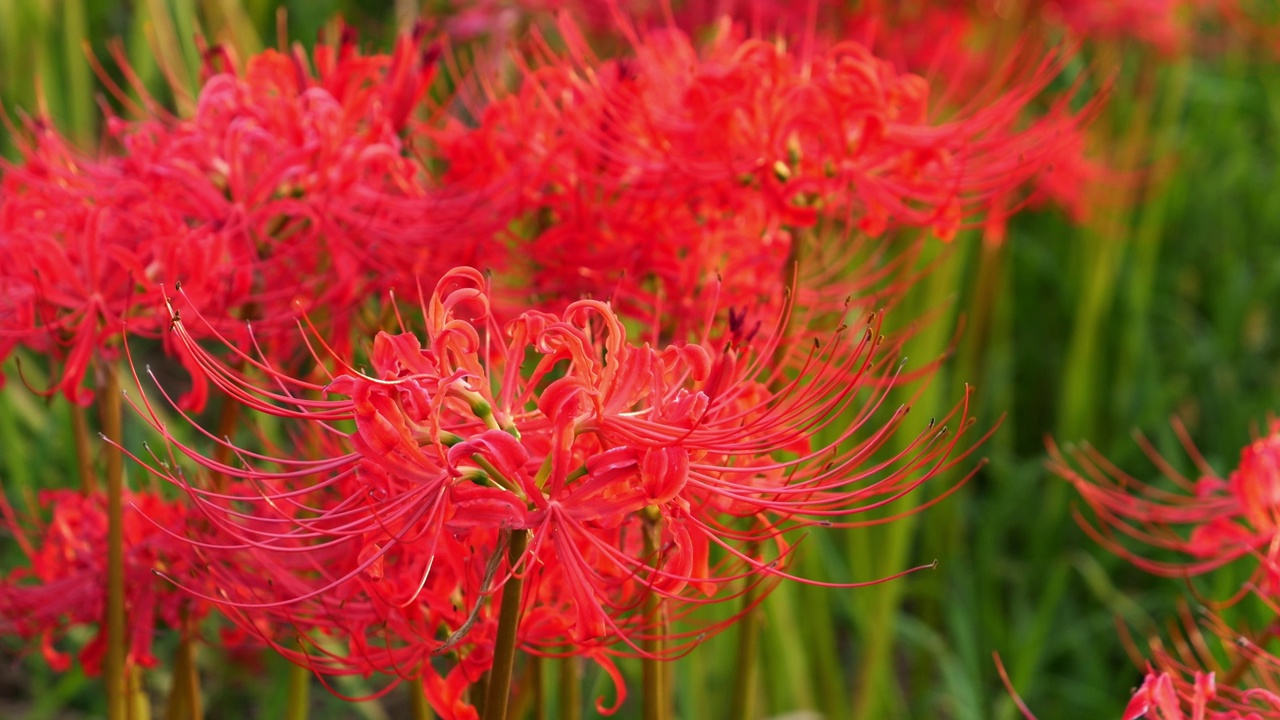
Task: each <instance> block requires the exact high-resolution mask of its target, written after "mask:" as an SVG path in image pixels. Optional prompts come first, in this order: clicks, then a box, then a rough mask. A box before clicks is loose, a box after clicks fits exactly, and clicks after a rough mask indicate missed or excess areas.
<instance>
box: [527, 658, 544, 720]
mask: <svg viewBox="0 0 1280 720" xmlns="http://www.w3.org/2000/svg"><path fill="white" fill-rule="evenodd" d="M544 665H546V661H545V660H544V659H543V658H541V657H538V656H536V655H535V656H532V657H530V658H529V688H530V690H531V692H530V694H529V701H530V702H531V703H533V720H547V704H546V702H545V701H544V699H543V697H542V669H543V666H544Z"/></svg>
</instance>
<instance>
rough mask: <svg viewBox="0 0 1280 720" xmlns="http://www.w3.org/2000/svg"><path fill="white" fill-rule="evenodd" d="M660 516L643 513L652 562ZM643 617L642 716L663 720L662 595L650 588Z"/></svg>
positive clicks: (646, 549)
mask: <svg viewBox="0 0 1280 720" xmlns="http://www.w3.org/2000/svg"><path fill="white" fill-rule="evenodd" d="M659 522H660V520H658V519H654V518H650V517H647V516H646V518H645V523H644V554H645V557H648V558H651V559H652V562H653V563H654V564H655V565H656V564H657V562H658V551H659V538H660V530H659V524H658V523H659ZM644 611H645V619H646V621H647V622H648V624H649V625H650V627H649V629H648V631H647V633H646V635H645V638H644V640H643V641H642V642H641V647H642V648H644V652H645V657H644V659H643V660H642V661H641V665H642V668H643V672H642V675H643V684H644V696H643V697H644V703H643V705H644V720H666V717H667V703H668V701H669V698H668V697H667V688H666V682H665V681H666V675H665V673H664V671H663V667H662V666H663V662H662V661H661V660H659V659H658V656H659V655H661V654H662V638H661V636H662V630H663V627H664V625H665V623H664V622H663V620H662V599H661V598H660V597H658V595H657V593H655V592H650V593H649V597H648V598H646V599H645V602H644Z"/></svg>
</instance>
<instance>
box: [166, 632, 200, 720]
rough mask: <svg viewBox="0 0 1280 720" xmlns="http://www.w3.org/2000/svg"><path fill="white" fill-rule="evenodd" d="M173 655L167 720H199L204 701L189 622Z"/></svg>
mask: <svg viewBox="0 0 1280 720" xmlns="http://www.w3.org/2000/svg"><path fill="white" fill-rule="evenodd" d="M184 624H186V625H187V627H186V628H184V630H183V633H182V639H181V640H179V641H178V647H177V649H176V650H174V653H173V688H172V689H171V690H170V691H169V703H168V709H167V711H166V712H165V717H166V718H168V720H200V719H201V718H202V717H204V699H203V698H202V696H201V693H200V668H199V666H198V665H197V664H196V644H195V640H194V639H193V638H194V634H193V629H192V628H191V627H190V621H184Z"/></svg>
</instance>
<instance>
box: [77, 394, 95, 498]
mask: <svg viewBox="0 0 1280 720" xmlns="http://www.w3.org/2000/svg"><path fill="white" fill-rule="evenodd" d="M71 434H72V436H73V437H74V438H75V445H76V467H77V468H78V469H79V472H80V489H81V490H83V491H84V492H86V493H91V492H93V491H94V490H97V489H98V477H97V475H96V474H95V473H94V472H93V446H92V444H90V442H89V413H88V412H86V411H85V409H84V408H82V407H80V406H79V405H77V404H75V403H71Z"/></svg>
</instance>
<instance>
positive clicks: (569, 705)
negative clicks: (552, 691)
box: [557, 656, 582, 720]
mask: <svg viewBox="0 0 1280 720" xmlns="http://www.w3.org/2000/svg"><path fill="white" fill-rule="evenodd" d="M559 664H560V714H559V715H558V716H557V717H559V718H560V720H582V661H581V660H580V659H578V658H577V657H575V656H570V657H567V658H563V659H561V660H560V663H559Z"/></svg>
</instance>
